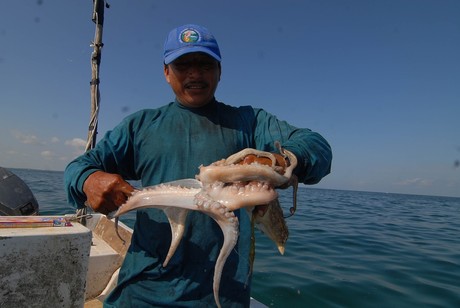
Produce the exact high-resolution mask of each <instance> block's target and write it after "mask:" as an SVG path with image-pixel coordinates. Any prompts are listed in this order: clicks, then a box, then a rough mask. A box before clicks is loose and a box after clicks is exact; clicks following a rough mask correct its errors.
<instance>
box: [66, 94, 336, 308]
mask: <svg viewBox="0 0 460 308" xmlns="http://www.w3.org/2000/svg"><path fill="white" fill-rule="evenodd" d="M276 140H278V141H280V142H281V144H282V146H283V147H284V148H286V149H288V150H290V151H291V152H293V153H294V154H295V155H296V156H297V158H298V161H299V162H298V167H297V168H296V170H295V173H296V174H297V176H298V177H299V180H300V181H301V182H302V183H305V184H315V183H317V182H319V181H320V179H321V178H322V177H324V176H326V175H327V174H328V173H329V172H330V167H331V160H332V154H331V148H330V146H329V144H328V143H327V141H326V140H325V139H324V138H323V137H321V136H320V135H319V134H318V133H315V132H312V131H311V130H309V129H301V128H296V127H294V126H291V125H289V124H288V123H287V122H285V121H280V120H278V119H277V118H276V117H275V116H274V115H271V114H269V113H267V112H266V111H264V110H263V109H257V108H253V107H250V106H245V107H232V106H229V105H225V104H223V103H220V102H217V101H213V102H211V103H209V104H208V105H206V106H204V107H200V108H187V107H184V106H182V105H181V104H179V103H178V102H177V101H176V102H172V103H170V104H168V105H165V106H163V107H160V108H158V109H148V110H141V111H138V112H136V113H134V114H132V115H130V116H128V117H126V118H125V119H124V120H123V121H122V122H121V123H120V124H119V125H118V126H116V127H115V128H114V129H113V130H112V131H109V132H108V133H107V134H106V135H105V136H104V138H102V139H101V140H100V141H99V142H98V144H97V145H96V147H95V148H94V149H93V150H91V151H88V152H87V153H85V154H83V155H82V156H80V157H78V158H77V159H75V160H74V161H72V162H71V163H70V164H69V165H68V166H67V168H66V171H65V188H66V191H67V195H68V200H69V202H70V203H72V204H74V205H76V206H77V207H83V206H84V202H85V201H86V196H85V195H84V193H83V183H84V181H85V180H86V178H87V177H88V176H89V175H90V174H91V173H93V172H95V171H97V170H103V171H105V172H109V173H117V174H120V175H122V176H123V177H124V178H125V179H126V180H140V181H141V183H142V186H144V187H145V186H150V185H155V184H158V183H163V182H168V181H172V180H177V179H183V178H194V177H195V175H196V174H197V173H198V171H199V170H198V167H199V166H200V165H208V164H210V163H212V162H214V161H217V160H219V159H222V158H226V157H228V156H230V155H231V154H234V153H236V152H238V151H240V150H242V149H244V148H256V149H259V150H264V151H271V152H275V151H276V149H275V148H274V142H275V141H276ZM235 215H236V216H237V217H238V219H239V222H240V236H239V240H238V243H237V245H236V246H235V249H234V250H233V251H232V253H231V254H230V256H229V258H228V259H227V262H226V264H225V267H224V270H223V273H222V280H221V286H220V301H221V303H222V305H223V307H248V306H249V298H250V281H251V279H250V264H249V263H250V262H249V250H250V242H251V241H250V236H251V231H250V230H251V227H250V221H249V216H248V215H247V214H246V213H245V212H244V211H241V212H240V210H237V211H235ZM170 242H171V230H170V226H169V223H168V221H167V219H166V216H165V215H164V214H163V212H162V211H161V210H157V209H144V210H138V211H137V214H136V223H135V226H134V233H133V238H132V242H131V246H130V248H129V250H128V253H127V255H126V257H125V261H124V263H123V265H122V268H121V271H120V276H119V283H118V286H117V287H116V288H115V290H114V291H113V292H112V293H111V294H110V296H109V297H108V298H107V300H106V302H105V304H104V306H105V307H164V306H172V307H210V306H211V307H212V306H214V305H215V303H214V298H213V291H212V281H213V274H214V265H215V261H216V259H217V256H218V254H219V251H220V247H221V245H222V242H223V236H222V232H221V230H220V228H219V227H218V225H217V224H216V223H215V222H214V221H213V220H212V219H211V218H210V217H208V216H207V215H204V214H202V213H198V212H192V213H190V214H189V215H188V217H187V223H186V231H185V234H184V237H183V239H182V241H181V243H180V245H179V247H178V249H177V251H176V252H175V254H174V256H173V258H172V259H171V261H170V262H169V264H168V266H166V267H163V266H162V262H163V261H164V259H165V256H166V254H167V251H168V248H169V245H170Z"/></svg>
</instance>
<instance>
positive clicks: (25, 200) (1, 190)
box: [0, 167, 38, 216]
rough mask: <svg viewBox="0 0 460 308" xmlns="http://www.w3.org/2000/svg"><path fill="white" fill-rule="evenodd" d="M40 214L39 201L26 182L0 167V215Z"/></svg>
mask: <svg viewBox="0 0 460 308" xmlns="http://www.w3.org/2000/svg"><path fill="white" fill-rule="evenodd" d="M29 215H38V202H37V199H35V196H34V194H33V193H32V191H31V190H30V189H29V187H28V186H27V184H26V183H24V181H23V180H21V179H20V178H19V177H18V176H17V175H15V174H14V173H12V172H11V171H9V170H7V169H5V168H2V167H0V216H29Z"/></svg>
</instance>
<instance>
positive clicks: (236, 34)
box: [0, 0, 460, 197]
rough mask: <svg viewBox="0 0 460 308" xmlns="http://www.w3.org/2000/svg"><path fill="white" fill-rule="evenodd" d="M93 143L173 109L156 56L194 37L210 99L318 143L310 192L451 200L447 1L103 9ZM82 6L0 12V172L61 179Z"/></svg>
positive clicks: (457, 130) (458, 7)
mask: <svg viewBox="0 0 460 308" xmlns="http://www.w3.org/2000/svg"><path fill="white" fill-rule="evenodd" d="M109 3H110V5H111V6H110V8H109V9H106V10H105V23H104V33H103V43H104V48H103V50H102V63H101V71H100V74H101V111H100V117H99V136H100V137H101V136H102V135H103V134H104V133H105V132H106V131H107V130H109V129H111V128H112V127H113V126H115V125H116V124H117V123H118V122H119V121H120V120H121V119H122V118H123V117H125V116H126V115H128V114H129V113H131V112H134V111H136V110H139V109H143V108H155V107H159V106H161V105H164V104H165V103H168V102H170V101H171V100H173V94H172V92H171V90H170V88H169V86H168V85H167V83H166V82H165V80H164V77H163V71H162V69H163V68H162V48H163V42H164V39H165V37H166V35H167V33H168V32H169V30H171V29H172V28H174V27H176V26H178V25H181V24H185V23H198V24H202V25H204V26H206V27H208V28H209V29H210V30H211V31H212V32H213V33H214V35H215V36H216V38H217V40H218V42H219V45H220V47H221V52H222V56H223V62H222V66H223V72H222V74H223V75H222V80H221V82H220V85H219V88H218V90H217V93H216V97H217V99H218V100H220V101H223V102H225V103H227V104H231V105H248V104H251V105H253V106H256V107H263V108H265V109H266V110H267V111H269V112H271V113H274V114H276V115H277V116H278V117H279V118H280V119H283V120H287V121H288V122H290V123H291V124H293V125H296V126H299V127H307V128H310V129H312V130H315V131H318V132H320V133H321V134H322V135H323V136H324V137H325V138H326V139H328V141H329V142H330V143H331V145H332V148H333V152H334V161H333V170H332V173H331V174H330V175H329V176H327V177H326V178H325V179H324V180H323V181H322V182H321V183H320V184H318V185H317V186H316V187H318V188H332V189H347V190H348V189H350V190H364V191H381V192H395V193H409V194H427V195H444V196H456V197H460V168H456V167H455V165H454V162H455V161H456V160H460V121H459V117H460V59H459V57H460V1H457V0H451V1H449V0H393V1H370V0H366V1H365V0H360V1H347V0H335V1H332V0H321V1H320V0H316V1H300V0H299V1H293V0H283V1H267V0H265V1H262V0H255V1H248V0H244V1H223V0H220V1H217V0H213V1H211V0H209V1H201V0H196V1H193V2H185V1H181V0H164V1H159V0H157V1H153V0H150V1H147V0H144V1H140V0H139V1H110V2H109ZM91 13H92V1H90V0H87V1H83V0H53V1H51V0H38V1H17V0H3V1H1V2H0V115H1V116H0V130H1V131H2V133H1V135H0V166H2V167H11V168H13V167H14V168H33V169H45V170H63V169H64V168H65V166H66V165H67V163H68V162H69V161H70V160H71V159H73V158H74V157H75V156H77V155H79V154H81V153H82V152H83V144H84V141H85V139H86V136H87V126H88V121H89V113H90V88H89V81H90V79H91V67H90V54H91V52H92V48H91V47H90V44H91V41H92V40H93V38H94V29H95V27H94V24H93V23H92V21H91Z"/></svg>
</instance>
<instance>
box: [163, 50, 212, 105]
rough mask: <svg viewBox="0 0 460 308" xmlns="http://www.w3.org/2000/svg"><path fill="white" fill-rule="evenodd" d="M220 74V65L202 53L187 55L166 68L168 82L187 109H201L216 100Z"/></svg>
mask: <svg viewBox="0 0 460 308" xmlns="http://www.w3.org/2000/svg"><path fill="white" fill-rule="evenodd" d="M220 73H221V68H220V63H219V62H218V61H217V60H215V59H214V58H213V57H211V56H209V55H207V54H205V53H202V52H194V53H188V54H185V55H183V56H181V57H179V58H177V59H176V60H174V61H173V62H172V63H170V64H168V65H165V67H164V74H165V78H166V81H167V82H168V83H169V85H170V86H171V88H172V89H173V91H174V93H175V94H176V98H177V100H178V101H179V102H180V103H181V104H182V105H184V106H187V107H201V106H204V105H206V104H207V103H209V102H210V101H211V99H213V98H214V93H215V92H216V88H217V84H218V83H219V80H220Z"/></svg>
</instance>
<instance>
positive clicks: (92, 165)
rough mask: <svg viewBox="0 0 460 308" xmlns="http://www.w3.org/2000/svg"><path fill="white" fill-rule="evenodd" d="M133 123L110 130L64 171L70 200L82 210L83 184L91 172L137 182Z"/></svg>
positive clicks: (127, 122) (126, 121) (84, 196)
mask: <svg viewBox="0 0 460 308" xmlns="http://www.w3.org/2000/svg"><path fill="white" fill-rule="evenodd" d="M132 125H133V124H132V121H130V120H129V118H127V119H125V120H123V121H122V122H121V123H120V124H119V125H118V126H116V127H115V128H114V129H113V130H112V131H108V132H107V133H106V134H105V136H104V137H103V138H102V139H101V140H100V141H99V142H98V143H97V145H96V147H95V148H94V149H92V150H90V151H87V152H86V153H84V154H83V155H81V156H79V157H77V158H75V159H74V160H73V161H71V162H70V163H69V164H68V165H67V167H66V169H65V172H64V186H65V187H64V188H65V190H66V192H67V200H68V201H69V203H71V204H72V205H74V206H76V207H78V208H82V207H84V203H85V201H86V195H85V194H84V192H83V184H84V183H85V181H86V179H87V178H88V176H89V175H91V174H92V173H94V172H96V171H98V170H103V171H105V172H108V173H117V174H120V175H122V176H123V177H124V178H125V179H136V176H135V175H134V174H133V171H132V170H133V168H132V165H133V160H132V158H133V151H132V148H133V145H132V140H133V138H132V134H131V132H132V131H133V130H132Z"/></svg>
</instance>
